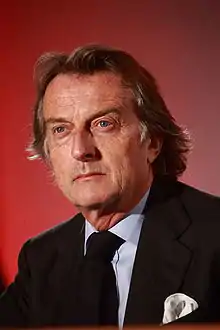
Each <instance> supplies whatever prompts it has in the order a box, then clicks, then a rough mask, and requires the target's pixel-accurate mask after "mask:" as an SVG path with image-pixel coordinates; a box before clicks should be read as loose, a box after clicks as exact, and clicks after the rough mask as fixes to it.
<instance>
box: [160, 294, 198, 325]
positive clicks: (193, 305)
mask: <svg viewBox="0 0 220 330" xmlns="http://www.w3.org/2000/svg"><path fill="white" fill-rule="evenodd" d="M197 308H198V303H197V302H196V301H195V300H194V299H193V298H190V297H188V296H187V295H185V294H184V293H174V294H171V295H170V296H169V297H167V298H166V300H165V302H164V315H163V321H162V324H166V323H169V322H172V321H175V320H177V319H179V318H180V317H183V316H185V315H187V314H189V313H191V312H193V311H194V310H195V309H197Z"/></svg>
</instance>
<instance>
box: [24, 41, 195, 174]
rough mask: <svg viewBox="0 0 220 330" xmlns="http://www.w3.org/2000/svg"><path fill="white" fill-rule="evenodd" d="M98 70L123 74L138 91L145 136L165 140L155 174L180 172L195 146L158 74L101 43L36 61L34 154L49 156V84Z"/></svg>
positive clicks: (155, 163) (33, 155) (136, 98)
mask: <svg viewBox="0 0 220 330" xmlns="http://www.w3.org/2000/svg"><path fill="white" fill-rule="evenodd" d="M98 72H111V73H114V74H116V75H120V77H121V79H122V83H123V84H124V85H125V86H127V87H129V88H130V89H131V90H132V92H133V95H134V102H135V105H136V106H135V109H136V115H137V117H138V118H139V120H140V127H141V139H142V140H143V139H144V138H146V135H147V136H148V137H150V138H151V140H152V143H153V142H154V141H158V140H159V141H161V142H162V147H161V151H160V154H159V155H158V157H157V158H156V160H155V161H154V162H153V164H152V166H153V172H154V175H159V176H164V175H166V176H170V177H172V178H177V177H178V176H180V175H181V174H182V173H183V172H184V171H185V169H186V162H187V153H188V152H189V150H190V146H191V144H190V138H189V134H188V132H187V131H186V130H185V129H183V128H182V127H180V126H179V125H177V123H176V121H175V119H174V118H173V116H172V115H171V113H170V111H169V110H168V108H167V106H166V104H165V102H164V100H163V98H162V96H161V95H160V92H159V90H158V87H157V83H156V80H155V79H154V77H153V76H152V75H151V74H150V73H149V72H148V71H147V70H146V69H145V68H144V67H143V66H141V65H140V64H139V63H138V62H137V61H136V60H135V59H134V58H133V57H132V56H131V55H130V54H128V53H126V52H124V51H122V50H119V49H114V48H110V47H105V46H101V45H86V46H84V47H80V48H77V49H76V50H74V51H73V52H72V53H71V54H65V53H57V52H53V53H46V54H43V55H42V56H41V57H40V58H39V59H38V61H37V62H36V66H35V73H34V77H35V83H36V88H37V98H36V102H35V105H34V119H33V140H32V142H31V144H30V146H29V148H28V150H29V152H31V154H32V158H39V157H41V158H43V159H45V158H46V157H47V155H46V151H45V135H46V132H45V131H46V129H45V122H44V117H43V98H44V94H45V91H46V88H47V86H48V84H49V83H50V82H51V81H52V80H53V79H54V78H55V77H56V76H57V75H59V74H69V73H72V74H80V75H93V74H96V73H98ZM140 161H141V160H140Z"/></svg>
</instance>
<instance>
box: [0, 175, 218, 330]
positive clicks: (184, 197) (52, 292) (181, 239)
mask: <svg viewBox="0 0 220 330" xmlns="http://www.w3.org/2000/svg"><path fill="white" fill-rule="evenodd" d="M83 244H84V218H83V217H82V215H80V214H79V215H76V216H75V217H74V218H73V219H71V220H69V221H67V222H64V223H61V224H60V225H58V226H57V227H55V228H53V229H51V230H49V231H47V232H45V233H43V234H41V235H39V236H38V237H35V238H33V239H31V240H29V241H28V242H27V243H25V245H24V246H23V248H22V250H21V253H20V256H19V272H18V274H17V276H16V278H15V281H14V283H12V284H11V285H10V286H9V287H8V289H7V290H6V292H5V293H4V294H3V295H2V297H1V299H0V325H1V326H2V325H4V326H6V325H10V326H14V325H16V326H42V325H74V324H75V315H74V306H75V304H76V302H75V296H74V291H75V286H76V276H77V270H78V268H79V265H80V262H81V260H82V257H83ZM177 292H181V293H185V294H186V295H188V296H190V297H192V298H193V299H195V300H196V301H197V303H198V305H199V308H198V309H197V310H196V311H194V312H193V313H191V314H189V316H188V317H187V316H186V317H183V318H182V319H181V321H190V322H197V321H198V322H201V321H216V320H219V319H220V199H219V198H217V197H214V196H211V195H208V194H205V193H202V192H200V191H198V190H196V189H194V188H191V187H189V186H187V185H184V184H182V183H179V182H171V181H169V180H167V179H163V180H155V182H154V183H153V186H152V189H151V192H150V196H149V199H148V202H147V207H146V210H145V221H144V223H143V227H142V231H141V236H140V240H139V245H138V249H137V254H136V258H135V264H134V268H133V274H132V280H131V286H130V291H129V297H128V302H127V309H126V314H125V325H127V324H147V323H156V324H160V323H161V321H162V317H163V312H164V300H165V299H166V297H168V296H169V295H171V294H173V293H177Z"/></svg>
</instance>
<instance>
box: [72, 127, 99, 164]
mask: <svg viewBox="0 0 220 330" xmlns="http://www.w3.org/2000/svg"><path fill="white" fill-rule="evenodd" d="M97 155H98V152H97V148H96V146H95V143H94V139H93V137H92V136H91V134H89V133H88V132H78V133H75V134H74V137H73V142H72V157H73V158H75V159H76V160H78V161H81V162H89V161H92V160H95V159H96V158H97Z"/></svg>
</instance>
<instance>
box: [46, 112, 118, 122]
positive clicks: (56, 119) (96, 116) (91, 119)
mask: <svg viewBox="0 0 220 330" xmlns="http://www.w3.org/2000/svg"><path fill="white" fill-rule="evenodd" d="M110 113H115V114H117V115H120V114H121V111H120V108H110V109H106V110H101V111H99V112H96V113H95V114H93V115H91V116H90V117H89V118H87V119H86V123H88V122H91V121H93V120H94V119H96V118H98V117H102V116H104V115H107V114H110ZM55 123H71V120H68V119H66V118H64V117H57V118H56V117H49V118H47V119H46V120H45V124H46V125H47V124H55Z"/></svg>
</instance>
